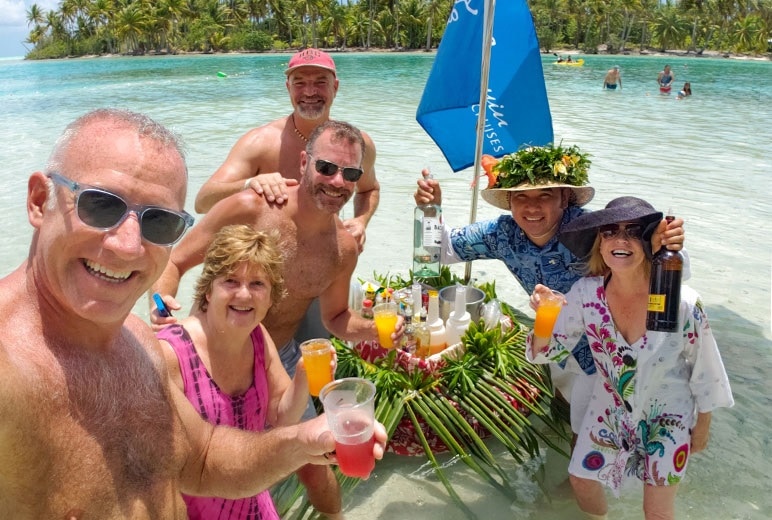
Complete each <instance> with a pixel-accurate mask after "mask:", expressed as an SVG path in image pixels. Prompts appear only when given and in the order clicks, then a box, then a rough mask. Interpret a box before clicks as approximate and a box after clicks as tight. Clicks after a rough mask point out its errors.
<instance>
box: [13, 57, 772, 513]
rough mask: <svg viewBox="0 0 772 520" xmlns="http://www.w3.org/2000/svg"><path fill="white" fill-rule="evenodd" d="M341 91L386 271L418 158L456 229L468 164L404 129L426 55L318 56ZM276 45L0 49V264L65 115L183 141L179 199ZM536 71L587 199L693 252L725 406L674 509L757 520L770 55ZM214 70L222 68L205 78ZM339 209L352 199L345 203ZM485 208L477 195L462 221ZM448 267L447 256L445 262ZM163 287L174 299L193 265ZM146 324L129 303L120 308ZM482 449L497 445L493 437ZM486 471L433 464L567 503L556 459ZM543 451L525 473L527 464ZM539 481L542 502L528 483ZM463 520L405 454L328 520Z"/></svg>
mask: <svg viewBox="0 0 772 520" xmlns="http://www.w3.org/2000/svg"><path fill="white" fill-rule="evenodd" d="M335 58H336V62H337V65H338V70H339V76H340V77H341V78H342V79H341V88H340V91H339V94H338V98H337V100H336V102H335V106H334V108H333V116H334V117H336V118H338V119H343V120H347V121H350V122H352V123H354V124H356V125H358V126H360V127H361V128H363V129H364V130H366V131H367V132H368V133H369V134H370V135H371V136H372V138H373V140H374V141H375V143H376V146H377V148H378V157H377V161H376V170H377V173H378V177H379V180H380V182H381V185H382V196H381V204H380V208H379V209H378V212H377V213H376V215H375V217H374V218H373V220H372V222H371V223H370V226H369V227H368V241H367V244H366V248H365V252H364V253H363V254H362V256H361V257H360V260H359V266H358V268H357V274H358V275H359V276H360V277H363V278H366V277H369V276H370V275H371V273H372V272H373V271H376V270H377V271H378V272H385V271H390V272H395V273H401V274H405V273H406V272H407V270H408V268H409V267H410V263H409V262H410V258H411V248H412V243H411V240H412V238H411V237H412V235H411V232H410V230H411V229H412V222H411V219H412V211H410V210H411V208H412V196H411V194H412V192H413V190H414V186H415V179H416V178H417V176H418V175H419V171H420V169H421V168H422V167H425V166H430V167H431V169H432V171H433V173H434V175H435V176H436V177H437V178H438V179H440V181H441V182H442V183H443V186H444V188H445V189H444V193H445V200H444V205H443V210H444V214H445V218H446V220H447V221H448V222H449V223H451V224H454V225H462V224H465V223H467V222H468V221H469V216H470V195H471V192H470V191H469V184H470V182H471V176H472V173H471V170H469V171H465V172H460V173H452V172H451V171H450V169H449V168H448V167H447V165H446V163H445V162H444V159H443V158H442V156H441V154H440V153H439V151H438V150H437V148H436V147H435V146H434V144H433V142H432V141H431V139H430V138H429V137H428V136H427V135H426V134H425V133H424V132H423V130H421V128H420V127H419V126H418V125H417V123H416V122H415V109H416V106H417V105H418V101H419V99H420V97H421V94H422V90H423V85H424V83H425V80H426V76H427V75H428V73H429V69H430V67H431V63H432V60H433V54H424V53H418V54H391V53H385V54H380V53H379V54H367V53H348V54H340V55H336V57H335ZM287 59H288V58H287V56H286V55H232V56H230V55H229V56H186V57H155V58H95V59H79V60H61V61H50V62H24V61H20V60H0V75H1V77H2V81H0V164H2V165H3V168H2V171H0V180H2V186H3V188H2V190H0V208H2V209H3V218H2V221H0V233H1V234H2V236H5V237H6V240H5V241H4V245H3V247H2V248H1V249H0V275H5V274H7V273H8V272H9V271H10V270H11V269H13V268H14V267H15V266H16V265H18V264H19V263H20V262H21V261H22V260H23V259H24V257H25V255H26V253H27V249H28V244H29V237H30V236H31V228H30V226H29V224H28V222H27V219H26V214H25V190H26V180H27V176H28V175H29V173H30V172H32V171H35V170H37V169H41V168H42V167H43V166H44V162H45V159H46V158H47V155H48V153H49V151H50V149H51V146H52V144H53V142H54V140H55V139H56V137H57V136H58V135H59V134H60V132H61V131H62V129H63V127H64V126H65V124H67V123H68V122H69V121H71V120H72V119H74V118H75V117H77V116H78V115H80V114H82V113H83V112H85V111H87V110H89V109H91V108H96V107H99V106H105V105H110V106H118V107H125V108H131V109H134V110H139V111H143V112H147V113H149V114H150V115H152V116H153V117H155V118H156V119H158V120H160V121H162V122H164V123H165V124H167V125H169V126H171V127H173V128H175V129H176V130H177V131H178V132H179V133H181V134H182V136H183V137H184V139H185V141H186V143H187V149H188V159H189V167H190V174H191V188H190V192H189V193H188V202H189V203H188V207H189V209H190V210H191V211H192V207H193V204H192V201H193V198H194V196H195V193H196V191H197V190H198V188H199V187H200V186H201V184H202V183H203V182H204V180H205V179H206V178H208V176H210V175H211V174H212V172H214V170H215V169H216V168H217V167H218V166H219V164H220V163H221V162H222V161H223V160H224V159H225V157H226V155H227V153H228V151H229V150H230V147H231V146H232V145H233V143H234V142H235V141H236V139H237V138H238V137H239V136H240V135H241V134H243V133H244V132H245V131H246V130H247V129H249V128H251V127H253V126H257V125H260V124H262V123H264V122H267V121H269V120H272V119H275V118H277V117H281V116H284V115H287V114H288V113H289V111H290V108H289V102H288V99H287V93H286V90H285V88H284V86H283V82H284V75H283V73H282V70H283V68H284V66H285V65H286V62H287ZM553 59H554V58H553V57H552V56H545V57H544V70H545V79H546V83H547V89H548V94H549V98H550V105H551V109H552V116H553V122H554V127H555V137H556V140H563V142H564V143H576V144H579V145H580V146H581V147H582V148H583V149H585V150H587V151H588V152H590V153H591V154H592V159H593V166H592V169H591V176H590V178H591V181H592V184H593V185H594V186H595V187H596V189H597V195H596V200H595V201H593V202H592V203H591V204H590V207H592V208H600V207H603V206H604V205H605V203H606V202H608V200H610V199H611V198H613V197H616V196H619V195H628V194H634V195H638V196H642V197H644V198H646V199H648V200H649V201H651V202H652V203H653V204H654V205H655V206H658V207H660V208H661V209H667V208H668V207H673V209H674V210H675V212H676V214H678V215H680V216H682V217H683V218H684V219H685V220H686V233H687V249H688V250H689V253H690V256H691V262H692V278H691V280H689V281H688V283H689V285H691V286H693V287H695V288H696V289H697V290H698V291H699V292H700V293H701V294H702V296H703V299H704V300H705V303H706V306H707V309H708V314H709V316H710V318H711V322H712V324H713V327H714V329H715V332H716V336H717V338H718V342H719V346H720V347H721V350H722V354H723V357H724V362H725V364H726V365H727V369H728V371H729V374H730V379H731V381H732V385H733V390H734V393H735V399H736V401H737V404H736V405H735V407H734V408H732V409H730V410H719V411H718V412H716V413H715V414H714V419H713V427H712V439H711V443H710V446H709V448H708V450H707V451H706V452H705V453H704V454H700V455H698V456H695V457H694V459H692V464H691V466H690V468H689V473H688V475H687V478H686V481H685V482H684V483H683V484H682V486H681V489H680V491H679V495H678V499H677V512H678V517H679V518H689V519H703V518H707V517H712V518H716V519H719V520H720V519H735V518H736V519H754V520H755V519H759V520H760V519H766V518H769V517H770V516H772V513H771V512H772V496H770V494H769V489H770V487H771V486H770V483H771V482H770V478H769V476H768V475H769V472H768V461H769V460H772V446H770V443H771V442H772V438H771V436H770V433H769V429H770V425H772V421H771V420H770V416H771V415H772V412H770V410H771V409H772V398H770V396H771V395H772V383H770V382H769V376H768V374H772V330H771V327H772V325H771V323H772V318H771V316H770V303H771V302H770V289H772V279H771V274H772V273H771V270H772V267H771V265H772V248H771V247H770V241H769V235H770V233H769V228H770V226H772V206H771V205H770V203H769V196H770V193H772V181H770V177H769V171H770V169H772V159H770V151H769V148H770V145H771V144H772V129H771V128H772V127H771V125H770V122H771V121H772V109H771V108H770V107H772V63H769V62H756V61H732V60H723V59H699V58H667V59H665V58H655V57H635V58H632V57H618V58H608V57H595V56H589V57H586V63H585V66H584V67H581V68H580V67H563V66H555V65H552V60H553ZM665 63H670V64H671V65H672V67H673V70H674V72H675V73H676V81H675V85H676V90H677V89H680V87H681V86H682V85H683V82H684V81H691V83H692V90H693V92H694V96H693V97H692V98H690V99H688V100H685V101H676V100H675V99H674V97H675V96H674V95H671V96H661V95H660V94H659V93H658V91H657V86H656V83H655V79H656V75H657V72H658V71H659V70H661V69H662V67H663V66H664V64H665ZM615 64H618V65H620V67H621V71H622V78H623V85H624V88H623V90H621V91H619V90H617V91H613V92H604V91H602V90H601V86H602V81H603V76H604V74H605V71H606V70H607V69H609V68H610V67H611V66H613V65H615ZM218 71H221V72H224V73H226V74H227V75H228V77H226V78H219V77H217V72H218ZM346 211H347V212H348V215H349V216H350V215H351V213H352V210H351V209H350V208H347V209H346ZM497 214H499V211H498V210H496V209H495V208H492V207H490V206H488V205H487V204H485V202H484V201H482V200H481V201H480V204H479V206H478V218H489V217H493V216H495V215H497ZM454 270H457V272H459V273H463V266H454ZM472 273H473V276H474V277H475V278H478V279H481V280H491V279H495V280H496V282H497V284H496V286H497V289H498V292H499V294H500V295H501V296H502V297H503V298H504V299H506V300H507V301H509V302H510V303H512V304H514V305H516V306H518V307H520V308H521V309H523V310H524V311H526V312H530V311H529V310H528V308H527V299H526V295H525V294H523V292H522V290H521V289H520V288H519V286H518V285H516V284H514V283H513V282H512V280H511V277H510V275H509V273H508V272H507V271H506V270H505V269H504V268H503V267H501V266H499V265H498V264H496V263H491V262H475V263H474V264H473V266H472ZM186 281H187V282H188V283H187V285H186V286H185V287H184V288H183V290H182V293H181V294H182V297H183V299H184V298H186V297H189V295H190V292H191V291H190V285H192V275H191V276H190V278H187V279H186ZM136 310H137V312H138V313H139V314H141V315H144V316H146V314H147V311H146V304H145V302H142V303H141V304H139V305H138V306H137V307H136ZM494 449H496V447H495V446H494ZM499 452H500V453H501V458H502V461H503V464H505V465H507V464H508V467H509V468H510V469H511V473H512V476H513V478H514V479H515V480H516V481H518V483H519V486H518V493H517V495H516V496H513V497H501V496H499V495H497V494H496V493H495V492H494V491H493V490H491V488H489V487H487V486H485V485H483V484H481V483H479V481H478V480H477V479H476V478H475V477H474V476H472V475H469V474H468V473H467V472H466V471H465V469H464V468H462V467H461V466H463V465H459V464H453V461H448V466H449V468H448V471H449V472H450V473H451V474H452V475H453V481H454V483H457V485H458V488H459V492H460V494H461V496H462V497H463V498H464V500H465V501H466V502H467V503H468V504H469V505H470V507H471V508H472V510H474V511H475V512H476V513H477V514H478V515H479V516H480V517H486V518H490V519H509V518H540V519H547V520H548V519H573V518H577V517H578V513H577V509H576V506H575V505H574V503H573V499H572V498H571V497H570V495H569V494H567V493H565V489H564V487H563V486H562V485H561V483H562V480H563V477H564V475H565V468H566V465H567V464H566V461H565V460H563V459H560V458H558V457H556V456H554V454H552V453H547V452H545V456H544V458H543V459H540V460H538V461H534V462H533V463H532V464H530V465H528V466H526V467H516V466H515V465H514V464H512V463H511V461H509V459H508V457H507V456H506V455H505V454H504V452H503V450H499ZM542 463H544V465H543V466H541V464H542ZM540 485H541V486H543V487H544V488H545V489H547V490H548V492H549V497H550V499H551V501H548V500H547V499H545V498H544V497H543V496H542V495H541V492H540V490H539V486H540ZM640 504H641V493H640V490H639V489H637V488H633V489H631V490H630V491H629V492H628V493H627V494H626V495H625V496H624V497H623V498H622V499H620V500H613V499H612V500H611V513H612V515H613V516H612V517H613V518H619V519H637V518H642V517H643V516H642V513H640V509H641V508H640ZM406 515H413V516H416V515H418V516H419V517H420V518H428V519H432V518H436V519H439V518H443V519H444V520H451V519H455V518H462V515H461V513H460V512H458V511H456V510H455V509H453V508H452V507H448V501H447V498H446V495H445V492H444V490H443V489H442V487H441V485H439V484H438V483H437V482H436V481H435V479H434V478H433V477H432V476H431V474H430V472H429V471H428V470H427V469H426V468H422V467H421V465H420V461H418V460H414V459H406V458H400V457H394V456H388V457H387V458H386V459H385V460H384V461H382V462H381V463H379V465H378V468H377V471H376V473H375V474H374V476H373V477H372V478H371V480H370V481H368V482H366V483H364V484H363V485H362V486H360V487H359V488H358V489H357V491H356V492H355V494H354V496H353V497H352V499H351V500H350V503H349V504H348V505H347V518H349V519H365V518H368V519H370V518H382V519H386V518H402V517H405V516H406Z"/></svg>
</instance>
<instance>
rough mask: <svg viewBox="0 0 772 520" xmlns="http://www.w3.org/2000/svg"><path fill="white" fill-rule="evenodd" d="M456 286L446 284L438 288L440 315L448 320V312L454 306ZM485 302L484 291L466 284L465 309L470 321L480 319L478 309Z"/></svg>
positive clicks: (451, 310)
mask: <svg viewBox="0 0 772 520" xmlns="http://www.w3.org/2000/svg"><path fill="white" fill-rule="evenodd" d="M455 302H456V286H455V285H448V286H447V287H445V288H443V289H440V317H442V319H443V320H444V321H448V317H449V316H450V313H451V312H453V310H454V309H455V308H456V307H455V305H456V303H455ZM484 302H485V293H484V292H482V291H481V290H480V289H478V288H477V287H472V286H471V285H467V286H466V311H467V312H468V313H469V315H470V316H471V317H472V321H477V320H479V319H480V310H481V309H482V305H483V303H484Z"/></svg>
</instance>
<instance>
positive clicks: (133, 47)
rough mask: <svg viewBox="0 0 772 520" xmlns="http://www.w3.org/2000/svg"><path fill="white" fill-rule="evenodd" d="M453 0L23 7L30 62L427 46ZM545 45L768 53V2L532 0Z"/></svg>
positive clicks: (204, 0) (106, 2) (180, 0)
mask: <svg viewBox="0 0 772 520" xmlns="http://www.w3.org/2000/svg"><path fill="white" fill-rule="evenodd" d="M454 5H455V2H454V1H453V0H359V1H355V0H345V2H344V0H263V1H261V0H62V1H61V2H60V3H59V6H58V9H52V10H45V9H43V8H41V7H40V5H39V4H32V5H31V6H30V8H29V9H28V11H27V23H28V25H29V27H30V33H29V36H28V37H27V40H26V43H28V44H31V45H32V49H31V50H30V52H29V53H28V55H27V57H28V58H30V59H39V58H59V57H65V56H82V55H93V54H96V55H100V54H114V53H120V54H140V55H141V54H158V53H171V54H174V53H178V52H229V51H248V52H260V51H269V50H284V49H288V48H300V47H306V46H313V47H322V48H333V49H345V48H348V47H358V48H364V49H370V48H383V49H394V50H403V49H430V48H433V47H436V46H437V45H438V43H439V41H440V38H441V37H442V33H443V31H444V29H445V24H446V20H447V18H448V15H449V13H450V10H451V8H452V7H453V6H454ZM529 5H530V7H531V12H532V13H533V17H534V21H535V25H536V29H537V33H538V35H539V40H540V43H541V45H542V48H543V50H544V51H546V52H549V51H550V50H551V49H554V48H558V47H571V48H575V49H579V50H581V51H582V52H585V53H595V52H598V49H599V48H601V49H605V50H606V52H610V53H617V52H624V51H626V50H630V49H648V48H651V49H658V50H665V49H687V50H689V51H693V52H695V53H702V52H703V51H705V50H708V49H710V50H718V51H725V52H738V53H764V52H768V51H769V49H768V45H769V44H768V39H769V38H770V35H771V34H772V0H680V1H675V0H665V1H662V0H530V1H529Z"/></svg>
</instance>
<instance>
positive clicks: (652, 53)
mask: <svg viewBox="0 0 772 520" xmlns="http://www.w3.org/2000/svg"><path fill="white" fill-rule="evenodd" d="M298 50H300V49H294V48H293V49H285V50H274V49H271V50H267V51H229V52H203V51H195V52H183V51H178V52H148V53H145V54H85V55H83V56H67V57H65V58H49V59H51V60H72V59H81V58H123V57H163V56H198V55H201V56H213V55H224V56H225V55H248V54H279V55H283V54H286V55H292V54H294V53H295V52H297V51H298ZM322 50H323V51H325V52H328V53H330V54H349V53H378V54H381V53H384V54H385V53H399V54H436V52H437V48H436V47H433V48H431V49H429V50H426V49H388V48H382V47H378V48H376V47H371V48H369V49H366V48H364V47H346V48H322ZM539 54H540V55H542V56H549V55H562V56H598V57H613V56H624V57H662V58H666V57H673V58H700V59H729V60H739V61H772V53H768V54H737V53H732V52H726V51H715V50H705V51H703V52H702V53H701V54H698V53H696V52H693V51H689V50H684V49H671V50H665V51H659V50H652V49H644V50H640V49H636V50H632V49H628V50H625V51H624V52H618V53H609V52H606V51H605V49H600V48H599V49H598V52H597V53H589V54H588V53H585V52H582V51H580V50H578V49H573V48H558V49H551V50H549V51H543V50H539ZM0 59H21V60H25V61H27V58H26V57H25V56H17V57H7V58H0ZM29 61H45V60H29Z"/></svg>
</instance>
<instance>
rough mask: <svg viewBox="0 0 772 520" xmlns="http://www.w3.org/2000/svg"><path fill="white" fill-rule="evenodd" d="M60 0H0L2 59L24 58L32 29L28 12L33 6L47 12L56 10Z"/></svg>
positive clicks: (0, 55) (0, 56)
mask: <svg viewBox="0 0 772 520" xmlns="http://www.w3.org/2000/svg"><path fill="white" fill-rule="evenodd" d="M58 3H59V1H58V0H37V1H35V0H0V58H7V57H12V56H24V55H25V54H26V53H27V50H28V49H31V48H32V47H31V46H30V45H29V44H26V47H25V44H24V43H22V42H24V40H26V39H27V36H28V35H29V32H30V30H31V28H30V27H28V26H27V10H28V9H29V6H31V5H32V4H38V7H40V9H42V10H43V12H44V13H45V12H47V11H48V10H49V9H56V6H57V5H58Z"/></svg>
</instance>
